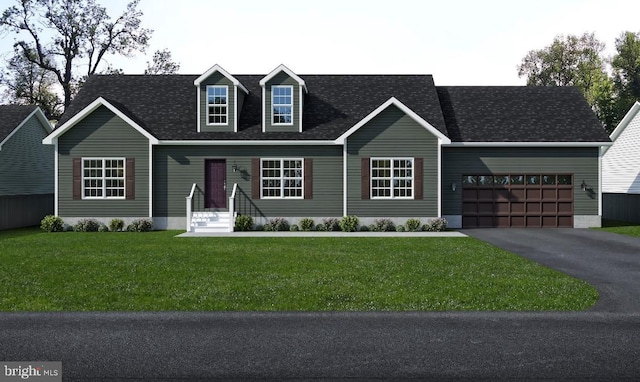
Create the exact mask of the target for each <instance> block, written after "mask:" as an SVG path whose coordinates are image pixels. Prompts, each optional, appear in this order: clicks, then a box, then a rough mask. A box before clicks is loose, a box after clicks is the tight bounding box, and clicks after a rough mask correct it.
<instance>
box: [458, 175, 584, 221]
mask: <svg viewBox="0 0 640 382" xmlns="http://www.w3.org/2000/svg"><path fill="white" fill-rule="evenodd" d="M462 226H463V228H479V227H528V228H533V227H544V228H550V227H573V176H572V175H571V174H491V175H464V176H463V177H462Z"/></svg>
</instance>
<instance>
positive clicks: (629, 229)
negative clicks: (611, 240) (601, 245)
mask: <svg viewBox="0 0 640 382" xmlns="http://www.w3.org/2000/svg"><path fill="white" fill-rule="evenodd" d="M596 229H598V230H601V231H607V232H611V233H618V234H621V235H627V236H635V237H640V225H638V224H636V223H629V222H622V221H617V220H609V219H602V228H596Z"/></svg>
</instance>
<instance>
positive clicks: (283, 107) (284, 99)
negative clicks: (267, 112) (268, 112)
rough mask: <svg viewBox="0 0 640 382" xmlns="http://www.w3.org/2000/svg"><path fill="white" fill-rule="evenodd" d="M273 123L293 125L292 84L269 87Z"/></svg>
mask: <svg viewBox="0 0 640 382" xmlns="http://www.w3.org/2000/svg"><path fill="white" fill-rule="evenodd" d="M271 97H272V102H271V104H272V105H273V124H274V125H293V86H273V87H272V89H271Z"/></svg>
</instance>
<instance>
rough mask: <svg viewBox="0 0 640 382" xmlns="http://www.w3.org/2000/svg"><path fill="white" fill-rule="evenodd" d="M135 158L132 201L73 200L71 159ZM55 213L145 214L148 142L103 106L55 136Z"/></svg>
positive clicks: (94, 215) (147, 200)
mask: <svg viewBox="0 0 640 382" xmlns="http://www.w3.org/2000/svg"><path fill="white" fill-rule="evenodd" d="M82 157H91V158H107V157H117V158H135V199H134V200H114V199H111V200H109V199H105V200H73V162H72V160H73V158H82ZM58 167H59V168H58V171H59V173H58V177H59V178H58V181H59V185H58V187H59V188H58V192H59V199H58V214H59V215H60V216H62V217H65V216H67V217H110V216H112V217H132V216H133V217H142V216H149V141H148V140H147V138H145V137H144V136H143V135H142V134H140V133H139V132H137V131H136V130H135V129H134V128H133V127H131V126H129V125H128V124H127V123H126V122H124V121H123V120H122V119H120V118H119V117H118V116H116V115H115V114H113V113H112V112H111V111H110V110H109V109H107V108H106V107H104V106H101V107H99V108H98V109H96V110H95V111H94V112H93V113H91V114H90V115H89V116H87V117H86V118H85V119H83V120H82V121H81V122H79V123H78V124H77V125H76V126H74V127H73V128H72V129H70V130H69V131H67V132H66V133H65V134H63V135H62V136H60V137H59V138H58Z"/></svg>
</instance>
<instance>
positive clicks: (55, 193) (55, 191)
mask: <svg viewBox="0 0 640 382" xmlns="http://www.w3.org/2000/svg"><path fill="white" fill-rule="evenodd" d="M54 155H55V156H54V158H53V168H54V173H53V182H54V184H53V198H54V201H53V214H54V215H55V216H59V215H60V214H59V211H58V197H59V191H58V142H56V144H55V146H54Z"/></svg>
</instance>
